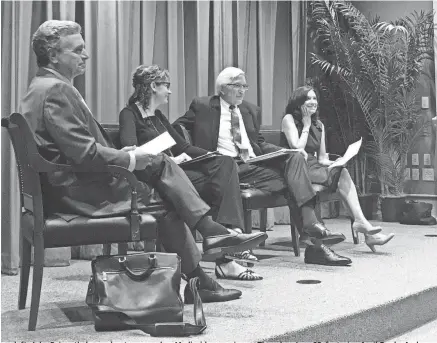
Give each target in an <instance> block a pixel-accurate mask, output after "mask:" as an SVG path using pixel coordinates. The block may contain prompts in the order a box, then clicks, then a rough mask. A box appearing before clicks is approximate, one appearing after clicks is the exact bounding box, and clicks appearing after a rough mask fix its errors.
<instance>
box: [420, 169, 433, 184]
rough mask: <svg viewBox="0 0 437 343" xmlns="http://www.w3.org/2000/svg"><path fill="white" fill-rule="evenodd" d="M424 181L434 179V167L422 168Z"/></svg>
mask: <svg viewBox="0 0 437 343" xmlns="http://www.w3.org/2000/svg"><path fill="white" fill-rule="evenodd" d="M422 178H423V181H434V168H422Z"/></svg>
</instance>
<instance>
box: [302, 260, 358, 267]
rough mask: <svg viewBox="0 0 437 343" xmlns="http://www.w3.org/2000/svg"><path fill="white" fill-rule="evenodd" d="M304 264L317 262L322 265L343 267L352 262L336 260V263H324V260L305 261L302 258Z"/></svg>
mask: <svg viewBox="0 0 437 343" xmlns="http://www.w3.org/2000/svg"><path fill="white" fill-rule="evenodd" d="M304 261H305V263H306V264H319V265H322V266H333V267H337V266H338V267H345V266H349V265H350V264H352V261H351V262H336V263H334V262H333V263H326V262H319V261H307V260H304Z"/></svg>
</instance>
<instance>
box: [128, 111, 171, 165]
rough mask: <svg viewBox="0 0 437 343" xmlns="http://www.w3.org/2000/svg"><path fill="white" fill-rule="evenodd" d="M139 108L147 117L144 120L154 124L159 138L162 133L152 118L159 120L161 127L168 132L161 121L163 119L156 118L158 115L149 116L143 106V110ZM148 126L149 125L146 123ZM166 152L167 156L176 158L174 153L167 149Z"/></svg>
mask: <svg viewBox="0 0 437 343" xmlns="http://www.w3.org/2000/svg"><path fill="white" fill-rule="evenodd" d="M137 106H138V105H137ZM138 108H139V109H140V112H143V113H144V114H145V115H146V118H143V119H145V120H146V121H147V122H148V123H150V124H152V126H153V129H154V130H155V132H156V134H157V135H158V136H159V135H160V134H161V133H160V132H159V131H158V129H157V128H156V126H155V124H154V123H153V120H152V117H155V118H156V119H157V120H158V122H159V123H160V124H161V127H163V128H164V131H167V129H166V127H165V125H164V123H163V122H162V121H161V119H159V117H158V116H156V115H154V116H149V114H148V113H147V112H146V111H145V110H144V109H143V108H142V106H141V108H140V106H138ZM146 124H147V123H146ZM164 152H165V153H166V154H167V155H169V156H172V157H174V155H173V153H172V152H171V150H170V149H167V150H165V151H164Z"/></svg>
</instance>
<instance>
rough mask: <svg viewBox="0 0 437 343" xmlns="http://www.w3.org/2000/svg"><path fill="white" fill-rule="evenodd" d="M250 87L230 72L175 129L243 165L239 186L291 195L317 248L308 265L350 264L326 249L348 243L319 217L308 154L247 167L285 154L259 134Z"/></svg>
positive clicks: (239, 73)
mask: <svg viewBox="0 0 437 343" xmlns="http://www.w3.org/2000/svg"><path fill="white" fill-rule="evenodd" d="M248 87H249V86H248V85H247V82H246V75H245V73H244V71H243V70H241V69H239V68H234V67H228V68H225V69H224V70H223V71H222V72H221V73H220V74H219V75H218V77H217V80H216V93H217V95H214V96H209V97H200V98H195V99H194V100H193V101H192V102H191V105H190V108H189V110H188V111H187V112H186V113H185V115H184V116H182V117H180V118H179V119H177V120H176V121H175V123H174V125H182V126H184V127H185V128H186V129H187V130H188V131H189V133H190V134H191V137H192V140H193V145H195V146H198V147H200V148H203V149H205V150H208V151H218V152H220V153H221V154H223V155H228V156H232V157H234V158H235V159H236V160H237V162H238V164H239V177H240V182H242V183H248V184H250V185H252V186H254V187H256V188H258V189H261V190H266V191H270V192H281V191H284V190H287V191H288V194H289V199H290V200H289V201H290V205H291V206H298V208H299V210H300V213H301V218H302V225H301V226H302V228H301V230H300V235H301V240H305V241H313V242H315V243H316V246H315V247H314V246H310V247H308V248H307V250H306V252H305V262H306V263H315V264H326V265H348V264H350V263H351V262H352V261H351V260H350V259H349V258H347V257H343V256H340V255H338V254H336V253H335V252H333V251H332V250H331V249H329V248H328V247H326V246H325V245H324V244H321V242H324V243H326V244H328V243H329V244H335V243H339V242H341V241H343V240H344V239H345V237H344V235H342V234H338V233H332V232H330V231H329V230H328V229H327V228H326V227H325V226H324V225H323V223H320V222H319V221H318V219H317V217H316V215H315V212H314V206H315V195H316V193H315V192H314V190H313V187H312V184H311V180H310V178H309V175H308V168H307V164H306V160H305V153H301V152H293V153H290V155H288V156H285V157H282V158H276V159H272V160H270V161H267V162H264V163H263V164H249V163H245V162H246V160H247V159H248V158H250V157H255V156H260V155H263V154H266V153H269V152H273V151H277V150H280V149H281V147H279V146H276V145H273V144H270V143H267V142H266V141H265V139H264V137H263V136H262V135H261V134H260V132H259V131H260V123H259V121H258V120H259V118H260V117H261V109H260V108H259V107H258V106H256V105H254V104H251V103H249V102H247V101H244V95H245V93H246V91H247V89H248ZM307 237H309V239H307ZM303 238H304V239H303Z"/></svg>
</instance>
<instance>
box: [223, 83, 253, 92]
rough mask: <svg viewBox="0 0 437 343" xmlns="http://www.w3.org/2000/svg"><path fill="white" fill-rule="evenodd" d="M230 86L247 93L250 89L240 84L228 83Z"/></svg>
mask: <svg viewBox="0 0 437 343" xmlns="http://www.w3.org/2000/svg"><path fill="white" fill-rule="evenodd" d="M228 86H230V87H232V88H233V89H238V90H240V89H242V90H244V91H247V90H248V89H249V85H242V84H239V83H228Z"/></svg>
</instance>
